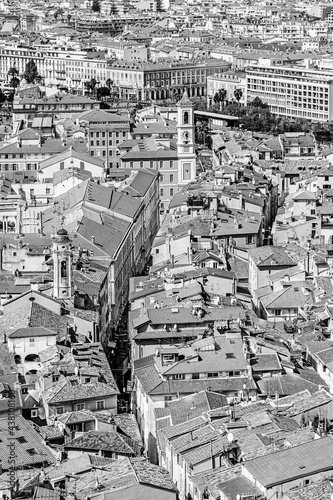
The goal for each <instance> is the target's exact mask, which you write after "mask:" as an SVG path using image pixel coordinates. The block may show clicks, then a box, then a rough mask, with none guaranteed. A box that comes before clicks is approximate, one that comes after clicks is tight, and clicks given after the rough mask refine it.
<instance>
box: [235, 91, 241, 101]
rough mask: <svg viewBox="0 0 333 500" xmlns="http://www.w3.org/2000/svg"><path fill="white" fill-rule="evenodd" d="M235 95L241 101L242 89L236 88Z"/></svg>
mask: <svg viewBox="0 0 333 500" xmlns="http://www.w3.org/2000/svg"><path fill="white" fill-rule="evenodd" d="M234 96H235V99H236V101H237V102H239V101H240V100H241V98H242V97H243V91H242V89H235V92H234Z"/></svg>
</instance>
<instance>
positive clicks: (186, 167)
mask: <svg viewBox="0 0 333 500" xmlns="http://www.w3.org/2000/svg"><path fill="white" fill-rule="evenodd" d="M183 179H184V181H190V180H191V163H184V164H183Z"/></svg>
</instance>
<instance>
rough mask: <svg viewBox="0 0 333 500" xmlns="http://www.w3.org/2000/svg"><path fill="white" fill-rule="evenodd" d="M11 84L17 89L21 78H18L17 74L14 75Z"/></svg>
mask: <svg viewBox="0 0 333 500" xmlns="http://www.w3.org/2000/svg"><path fill="white" fill-rule="evenodd" d="M9 85H10V86H11V87H13V89H17V87H18V86H19V85H20V80H19V79H18V78H16V76H13V78H11V79H10V81H9Z"/></svg>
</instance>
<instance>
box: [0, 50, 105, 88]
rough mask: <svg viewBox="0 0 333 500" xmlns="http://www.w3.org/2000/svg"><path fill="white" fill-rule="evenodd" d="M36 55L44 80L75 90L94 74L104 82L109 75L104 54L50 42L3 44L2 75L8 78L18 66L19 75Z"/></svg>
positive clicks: (4, 78)
mask: <svg viewBox="0 0 333 500" xmlns="http://www.w3.org/2000/svg"><path fill="white" fill-rule="evenodd" d="M31 59H33V60H34V61H35V63H36V66H37V68H38V73H39V74H40V75H41V76H42V77H43V78H44V81H45V84H46V85H48V84H52V85H63V86H67V87H68V88H70V89H71V88H73V89H75V90H77V89H80V90H83V89H84V82H85V81H88V80H90V79H91V78H94V79H95V80H96V81H97V82H99V83H100V84H101V85H105V82H106V80H107V79H108V78H109V76H110V75H109V72H108V71H107V62H106V59H105V58H104V54H101V53H99V52H87V51H78V50H71V49H67V50H65V49H58V48H56V47H53V48H52V47H50V46H40V47H22V46H19V45H4V46H2V47H1V48H0V79H1V80H2V81H6V80H7V79H8V71H9V69H10V68H12V67H13V66H15V67H16V68H17V70H18V72H19V74H20V75H22V74H23V73H24V71H25V68H26V65H27V63H28V62H29V61H30V60H31Z"/></svg>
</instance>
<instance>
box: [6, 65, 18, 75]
mask: <svg viewBox="0 0 333 500" xmlns="http://www.w3.org/2000/svg"><path fill="white" fill-rule="evenodd" d="M7 75H8V76H11V77H12V78H14V77H17V76H18V75H19V71H18V69H17V68H16V66H12V67H11V68H9V70H8V73H7Z"/></svg>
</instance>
